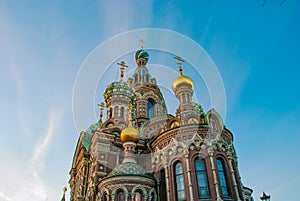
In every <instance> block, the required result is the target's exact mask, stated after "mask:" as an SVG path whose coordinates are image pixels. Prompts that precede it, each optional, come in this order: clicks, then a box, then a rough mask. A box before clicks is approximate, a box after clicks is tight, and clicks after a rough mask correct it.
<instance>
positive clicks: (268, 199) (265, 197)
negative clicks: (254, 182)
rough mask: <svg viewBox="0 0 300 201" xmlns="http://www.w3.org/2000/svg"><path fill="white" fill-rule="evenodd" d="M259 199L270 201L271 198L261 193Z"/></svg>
mask: <svg viewBox="0 0 300 201" xmlns="http://www.w3.org/2000/svg"><path fill="white" fill-rule="evenodd" d="M260 199H261V200H262V201H270V200H271V196H270V195H267V194H266V193H265V192H263V194H262V196H261V197H260Z"/></svg>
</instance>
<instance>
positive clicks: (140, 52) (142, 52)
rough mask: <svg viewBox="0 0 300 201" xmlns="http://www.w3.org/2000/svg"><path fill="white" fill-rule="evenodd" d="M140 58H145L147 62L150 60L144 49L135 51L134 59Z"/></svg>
mask: <svg viewBox="0 0 300 201" xmlns="http://www.w3.org/2000/svg"><path fill="white" fill-rule="evenodd" d="M138 59H145V60H146V63H147V62H148V59H149V54H148V52H146V51H145V50H143V49H139V50H137V51H136V52H135V54H134V60H135V61H137V60H138Z"/></svg>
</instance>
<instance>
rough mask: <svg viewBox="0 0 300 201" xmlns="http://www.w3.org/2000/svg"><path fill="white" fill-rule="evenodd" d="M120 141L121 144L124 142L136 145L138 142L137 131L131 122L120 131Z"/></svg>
mask: <svg viewBox="0 0 300 201" xmlns="http://www.w3.org/2000/svg"><path fill="white" fill-rule="evenodd" d="M120 140H121V142H122V143H125V142H135V143H137V142H138V141H139V131H138V130H137V129H135V128H133V127H132V125H131V122H130V123H129V126H128V127H127V128H125V129H124V130H123V131H122V133H121V136H120Z"/></svg>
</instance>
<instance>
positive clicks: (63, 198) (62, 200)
mask: <svg viewBox="0 0 300 201" xmlns="http://www.w3.org/2000/svg"><path fill="white" fill-rule="evenodd" d="M66 191H67V187H64V188H63V192H64V194H63V196H62V198H61V201H65V200H66V198H65V194H66Z"/></svg>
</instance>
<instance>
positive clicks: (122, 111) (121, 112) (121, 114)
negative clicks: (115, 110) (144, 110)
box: [120, 107, 124, 118]
mask: <svg viewBox="0 0 300 201" xmlns="http://www.w3.org/2000/svg"><path fill="white" fill-rule="evenodd" d="M120 117H121V118H124V107H121V109H120Z"/></svg>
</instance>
